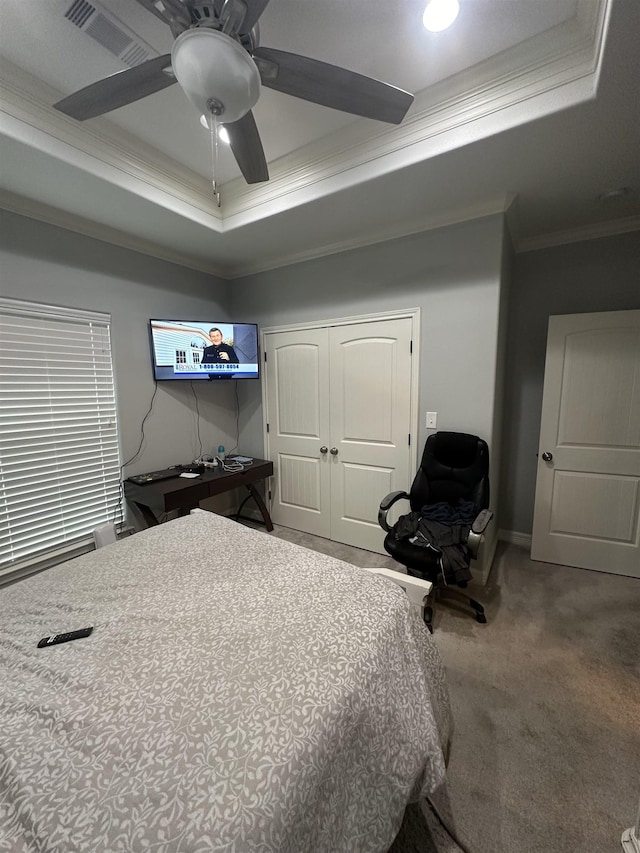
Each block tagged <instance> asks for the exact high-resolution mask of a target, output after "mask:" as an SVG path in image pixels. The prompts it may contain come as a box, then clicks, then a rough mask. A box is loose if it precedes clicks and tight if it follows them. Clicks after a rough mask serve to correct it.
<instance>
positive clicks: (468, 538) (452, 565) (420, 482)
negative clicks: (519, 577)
mask: <svg viewBox="0 0 640 853" xmlns="http://www.w3.org/2000/svg"><path fill="white" fill-rule="evenodd" d="M402 499H407V500H408V501H409V505H410V507H411V512H410V513H408V514H407V515H403V516H401V517H400V518H399V519H398V521H397V522H396V524H394V526H393V527H389V525H388V523H387V514H388V512H389V510H390V509H391V507H392V506H393V505H394V504H395V503H396V502H397V501H399V500H402ZM488 507H489V448H488V447H487V443H486V442H485V441H483V440H482V439H481V438H478V436H477V435H469V434H467V433H463V432H437V433H435V434H434V435H431V436H429V438H428V439H427V441H426V444H425V447H424V452H423V454H422V461H421V463H420V468H419V469H418V473H417V474H416V476H415V479H414V481H413V484H412V486H411V490H410V492H409V494H407V493H406V492H392V493H391V494H389V495H387V496H386V497H385V498H384V500H383V501H382V503H381V504H380V509H379V511H378V521H379V523H380V526H381V527H382V528H383V530H386V531H387V536H386V537H385V540H384V547H385V550H386V551H387V553H388V554H390V555H391V556H392V557H393V559H394V560H397V561H398V562H399V563H401V564H402V565H403V566H405V567H406V569H407V571H408V573H409V574H410V575H415V576H416V577H419V578H423V579H424V580H428V581H431V583H432V584H433V593H432V595H431V596H429V599H428V601H427V606H426V607H425V610H424V620H425V622H426V623H427V625H428V627H429V630H430V631H431V630H432V620H433V608H432V606H431V601H433V599H435V598H436V597H442V596H444V595H447V596H450V597H454V598H456V599H458V600H462V601H464V603H465V604H468V605H469V606H470V607H471V608H472V610H473V612H474V615H475V618H476V619H477V621H478V622H486V621H487V619H486V616H485V615H484V608H483V606H482V605H481V604H479V603H478V602H477V601H476V600H475V599H473V598H470V597H469V596H467V595H465V594H464V593H462V592H461V591H460V589H459V588H464V587H466V585H467V582H468V581H469V580H471V571H470V568H469V566H470V562H471V559H472V558H474V557H477V555H478V549H479V547H480V542H481V541H482V535H483V533H484V531H485V530H486V528H487V525H488V524H489V522H490V521H491V519H492V517H493V513H492V512H490V511H489V508H488Z"/></svg>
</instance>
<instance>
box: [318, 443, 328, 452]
mask: <svg viewBox="0 0 640 853" xmlns="http://www.w3.org/2000/svg"><path fill="white" fill-rule="evenodd" d="M326 452H327V448H326V447H325V446H324V444H323V445H322V447H321V448H320V453H326Z"/></svg>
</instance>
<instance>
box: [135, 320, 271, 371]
mask: <svg viewBox="0 0 640 853" xmlns="http://www.w3.org/2000/svg"><path fill="white" fill-rule="evenodd" d="M149 331H150V334H151V354H152V358H153V372H154V376H155V378H156V379H188V380H193V379H205V380H208V379H257V378H258V376H259V372H258V327H257V326H256V325H255V323H227V322H225V323H218V322H215V321H212V322H209V321H205V322H202V321H200V320H195V321H188V320H149Z"/></svg>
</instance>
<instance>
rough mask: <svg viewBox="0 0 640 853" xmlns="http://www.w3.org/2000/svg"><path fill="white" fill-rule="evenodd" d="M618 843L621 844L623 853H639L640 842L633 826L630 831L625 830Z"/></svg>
mask: <svg viewBox="0 0 640 853" xmlns="http://www.w3.org/2000/svg"><path fill="white" fill-rule="evenodd" d="M620 843H621V844H622V849H623V850H624V853H640V840H639V839H638V836H637V835H636V829H635V827H634V826H632V827H631V829H626V830H625V831H624V832H623V833H622V838H621V839H620Z"/></svg>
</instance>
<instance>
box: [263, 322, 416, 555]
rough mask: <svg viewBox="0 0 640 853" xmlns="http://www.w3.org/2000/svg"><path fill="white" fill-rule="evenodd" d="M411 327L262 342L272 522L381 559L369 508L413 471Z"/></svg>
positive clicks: (274, 336)
mask: <svg viewBox="0 0 640 853" xmlns="http://www.w3.org/2000/svg"><path fill="white" fill-rule="evenodd" d="M412 326H413V321H412V319H411V317H406V318H399V319H390V320H377V321H371V322H359V323H352V324H338V325H335V326H331V327H329V326H326V327H323V328H315V329H304V330H295V331H283V332H273V333H271V332H269V333H267V334H266V335H265V351H266V353H267V364H266V372H265V373H266V401H267V423H268V432H267V436H266V438H267V442H266V443H267V448H268V450H267V454H268V458H269V459H271V460H272V461H273V463H274V479H273V486H272V497H271V515H272V518H273V521H274V523H276V524H282V525H284V526H286V527H292V528H294V529H296V530H302V531H304V532H307V533H313V534H315V535H318V536H325V537H327V538H330V539H333V540H335V541H337V542H343V543H345V544H348V545H354V546H356V547H359V548H366V549H368V550H372V551H378V552H380V553H384V549H383V547H382V541H383V538H384V537H383V532H382V530H381V529H380V527H379V525H378V522H377V515H378V506H379V504H380V501H381V499H382V498H383V497H384V496H385V495H386V494H387V493H388V492H390V491H393V490H394V489H408V487H409V486H410V483H411V475H412V473H413V468H412V467H411V461H412V458H413V457H412V448H410V446H409V434H410V433H411V418H412V406H411V389H412V363H411V358H412V354H411V338H412V334H411V332H412ZM414 455H415V454H414ZM413 467H415V466H413Z"/></svg>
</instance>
